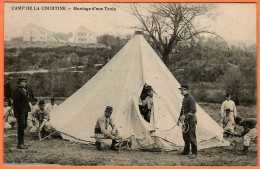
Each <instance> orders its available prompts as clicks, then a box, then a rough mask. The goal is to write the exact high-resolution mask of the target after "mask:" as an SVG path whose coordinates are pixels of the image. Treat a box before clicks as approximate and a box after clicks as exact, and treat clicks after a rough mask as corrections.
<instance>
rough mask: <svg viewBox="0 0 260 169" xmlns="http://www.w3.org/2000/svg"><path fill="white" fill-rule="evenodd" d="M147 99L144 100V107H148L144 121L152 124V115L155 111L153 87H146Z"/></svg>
mask: <svg viewBox="0 0 260 169" xmlns="http://www.w3.org/2000/svg"><path fill="white" fill-rule="evenodd" d="M146 91H147V95H148V96H147V97H146V98H145V99H144V100H143V106H147V109H148V111H147V114H146V115H145V116H144V119H145V120H146V121H147V122H149V123H150V118H151V114H152V111H153V91H152V87H151V86H147V87H146Z"/></svg>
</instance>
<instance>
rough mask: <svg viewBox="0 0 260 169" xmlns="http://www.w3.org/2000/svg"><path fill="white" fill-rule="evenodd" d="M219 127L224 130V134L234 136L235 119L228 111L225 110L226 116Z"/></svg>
mask: <svg viewBox="0 0 260 169" xmlns="http://www.w3.org/2000/svg"><path fill="white" fill-rule="evenodd" d="M221 125H222V127H223V129H224V133H226V134H227V136H229V135H234V130H235V119H234V116H233V115H232V114H231V110H230V109H226V115H225V116H224V118H222V121H221Z"/></svg>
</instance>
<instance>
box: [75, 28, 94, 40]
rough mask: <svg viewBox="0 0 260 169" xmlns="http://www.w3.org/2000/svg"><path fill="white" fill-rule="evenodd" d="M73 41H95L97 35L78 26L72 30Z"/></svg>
mask: <svg viewBox="0 0 260 169" xmlns="http://www.w3.org/2000/svg"><path fill="white" fill-rule="evenodd" d="M74 43H97V37H96V35H95V34H94V33H93V32H92V31H90V30H88V29H87V28H85V27H84V26H80V27H78V28H77V29H76V30H75V31H74Z"/></svg>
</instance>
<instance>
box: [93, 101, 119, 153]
mask: <svg viewBox="0 0 260 169" xmlns="http://www.w3.org/2000/svg"><path fill="white" fill-rule="evenodd" d="M112 112H113V108H112V107H111V106H107V107H106V109H105V113H104V115H103V116H101V117H99V118H98V119H97V122H96V126H95V135H96V146H97V150H102V149H101V142H100V140H99V139H98V135H100V134H103V135H104V137H105V138H110V139H112V144H111V146H110V150H116V148H115V145H116V143H117V141H116V140H117V139H118V130H117V129H116V127H115V124H114V122H113V120H112V118H110V116H111V114H112ZM109 126H111V128H112V131H111V130H108V127H109Z"/></svg>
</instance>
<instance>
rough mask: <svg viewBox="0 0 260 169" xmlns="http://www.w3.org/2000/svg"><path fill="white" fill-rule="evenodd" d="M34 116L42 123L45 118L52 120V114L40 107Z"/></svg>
mask: <svg viewBox="0 0 260 169" xmlns="http://www.w3.org/2000/svg"><path fill="white" fill-rule="evenodd" d="M34 117H35V118H36V119H37V120H38V121H39V122H40V123H42V122H43V120H44V119H46V120H50V114H49V113H48V112H46V111H44V110H43V111H42V110H41V109H38V111H36V112H35V114H34Z"/></svg>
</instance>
